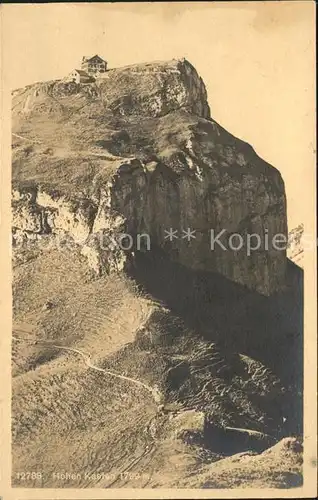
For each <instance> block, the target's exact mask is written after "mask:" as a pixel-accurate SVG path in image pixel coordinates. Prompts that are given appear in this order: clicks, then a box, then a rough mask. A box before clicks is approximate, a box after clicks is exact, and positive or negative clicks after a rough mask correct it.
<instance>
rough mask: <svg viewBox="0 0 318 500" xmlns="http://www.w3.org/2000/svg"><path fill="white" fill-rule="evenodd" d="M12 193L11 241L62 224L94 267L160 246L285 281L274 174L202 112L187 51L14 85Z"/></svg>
mask: <svg viewBox="0 0 318 500" xmlns="http://www.w3.org/2000/svg"><path fill="white" fill-rule="evenodd" d="M211 98H212V99H213V96H211ZM13 198H14V200H15V201H14V202H13V209H14V217H13V228H14V238H15V241H21V240H23V239H24V238H30V237H31V238H34V237H36V238H41V237H42V236H43V235H49V234H50V235H52V237H55V236H56V235H59V234H67V235H69V236H71V237H72V238H73V239H74V241H75V242H76V243H77V244H79V245H80V246H81V247H82V248H83V253H84V254H85V255H86V256H87V257H88V261H89V263H90V265H91V266H92V267H93V269H94V270H95V271H96V272H97V273H99V274H100V273H103V272H111V271H112V270H118V269H122V268H123V266H124V264H125V260H126V258H127V256H128V255H129V254H130V255H132V252H134V251H135V250H136V249H137V250H144V251H148V250H151V248H154V247H159V248H161V249H162V250H163V251H164V252H165V253H166V254H168V255H169V257H170V258H171V259H172V260H175V261H176V262H178V263H179V264H181V265H183V266H185V267H187V268H190V269H193V270H204V271H207V272H217V273H220V274H222V275H223V276H225V277H226V278H228V279H229V280H231V281H235V282H237V283H239V284H241V285H243V286H246V287H248V288H250V289H253V290H256V291H258V292H259V293H261V294H264V295H271V294H272V293H274V292H276V291H279V290H280V289H281V288H282V286H283V285H284V280H285V266H286V252H285V250H284V249H281V247H280V248H275V246H273V245H272V239H273V237H274V236H275V235H276V234H281V233H282V234H283V235H286V233H287V223H286V202H285V191H284V184H283V181H282V178H281V175H280V173H279V172H278V170H276V169H275V168H274V167H272V166H271V165H269V164H268V163H266V162H265V161H263V160H262V159H260V158H259V157H258V156H257V154H256V153H255V151H254V150H253V148H252V147H251V146H249V145H248V144H246V143H245V142H243V141H241V140H239V139H237V138H235V137H234V136H232V135H231V134H230V133H229V132H227V131H226V130H225V129H224V128H223V127H221V126H220V125H219V124H217V123H216V122H215V121H214V120H213V119H212V118H211V115H210V109H209V105H208V102H207V95H206V90H205V86H204V83H203V82H202V80H201V78H200V77H199V76H198V74H197V72H196V70H195V69H194V68H193V66H192V65H191V64H190V63H189V62H188V61H186V60H181V61H177V60H175V61H171V62H164V63H150V64H141V65H135V66H130V67H126V68H119V69H114V70H111V71H108V72H107V73H106V74H105V75H104V76H103V77H101V78H99V79H97V80H96V82H95V83H91V84H76V83H73V82H72V83H70V82H64V81H53V82H46V83H40V84H34V85H30V86H28V87H26V88H25V89H19V90H17V91H15V92H14V96H13ZM218 235H220V236H219V237H218ZM125 238H126V239H125ZM215 239H216V240H215ZM101 241H103V242H105V241H106V242H107V244H106V247H105V244H102V245H101V243H100V242H101ZM219 242H220V243H219ZM256 247H257V248H256ZM115 254H116V255H115Z"/></svg>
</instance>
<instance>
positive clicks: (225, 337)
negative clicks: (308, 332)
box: [130, 249, 303, 435]
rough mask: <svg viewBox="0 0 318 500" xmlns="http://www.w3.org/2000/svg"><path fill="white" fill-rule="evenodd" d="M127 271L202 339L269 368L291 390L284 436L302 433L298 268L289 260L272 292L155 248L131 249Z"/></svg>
mask: <svg viewBox="0 0 318 500" xmlns="http://www.w3.org/2000/svg"><path fill="white" fill-rule="evenodd" d="M130 273H131V274H132V276H133V278H134V279H136V281H137V282H138V283H139V284H140V285H141V287H142V288H143V289H144V290H145V291H146V292H147V293H149V294H151V295H152V296H153V297H155V298H156V299H158V300H160V301H162V302H163V303H164V304H165V305H166V306H167V307H168V308H169V309H171V311H172V313H173V314H175V315H177V316H179V317H180V318H182V320H183V321H184V322H185V325H186V326H187V327H189V328H192V329H194V330H196V331H197V332H198V333H199V334H200V335H202V337H204V338H205V339H206V340H209V341H216V342H218V343H219V344H220V346H222V347H223V348H224V349H226V350H227V351H229V352H231V351H234V352H238V353H241V354H245V355H247V356H250V357H251V358H253V359H256V360H258V361H260V362H262V363H263V364H264V365H265V366H266V367H268V368H270V369H271V370H272V371H273V372H274V373H275V374H276V376H278V377H279V378H280V379H281V381H282V383H283V385H284V386H285V387H286V388H288V389H289V390H290V391H291V394H292V395H293V396H292V397H291V398H289V397H288V398H287V400H286V401H285V402H284V403H283V404H284V407H285V408H284V410H285V414H286V415H288V416H289V418H288V426H287V429H286V432H287V435H288V434H290V435H291V434H301V433H302V387H303V271H302V269H300V268H299V267H298V266H296V265H295V264H294V263H293V262H291V261H290V260H288V263H287V277H286V287H285V290H284V291H282V292H280V293H276V294H275V295H273V296H271V297H266V296H263V295H260V294H258V293H257V292H255V291H251V290H248V289H247V288H246V287H244V286H242V285H240V284H237V283H234V282H232V281H230V280H228V279H227V278H225V277H224V276H221V275H220V274H218V273H211V272H209V273H208V272H204V271H193V270H190V269H188V268H185V267H184V266H181V265H180V264H178V263H175V262H171V260H169V259H168V258H167V256H166V255H165V254H164V253H163V252H162V251H160V250H158V249H156V250H152V251H151V252H136V255H135V263H134V268H133V269H132V270H131V271H130Z"/></svg>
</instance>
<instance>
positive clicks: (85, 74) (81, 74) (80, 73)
mask: <svg viewBox="0 0 318 500" xmlns="http://www.w3.org/2000/svg"><path fill="white" fill-rule="evenodd" d="M73 71H76V72H77V73H78V74H79V75H80V76H87V77H88V78H90V76H89V74H88V73H86V71H84V70H83V69H73Z"/></svg>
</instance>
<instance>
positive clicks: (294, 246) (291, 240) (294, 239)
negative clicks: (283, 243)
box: [287, 224, 304, 268]
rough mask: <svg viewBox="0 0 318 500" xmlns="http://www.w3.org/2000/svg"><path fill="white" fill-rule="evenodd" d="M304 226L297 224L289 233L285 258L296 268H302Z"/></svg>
mask: <svg viewBox="0 0 318 500" xmlns="http://www.w3.org/2000/svg"><path fill="white" fill-rule="evenodd" d="M303 236H304V225H303V224H299V225H298V226H297V227H295V228H294V229H292V230H291V231H289V234H288V247H287V256H288V258H289V259H290V260H292V261H293V262H294V263H295V264H297V266H299V267H301V268H303V266H304V247H303V241H302V240H303Z"/></svg>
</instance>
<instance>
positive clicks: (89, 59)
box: [85, 54, 106, 62]
mask: <svg viewBox="0 0 318 500" xmlns="http://www.w3.org/2000/svg"><path fill="white" fill-rule="evenodd" d="M92 59H99V60H100V61H103V62H106V61H105V60H104V59H102V58H101V57H100V56H99V55H98V54H95V55H94V56H92V57H85V61H91V60H92Z"/></svg>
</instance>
